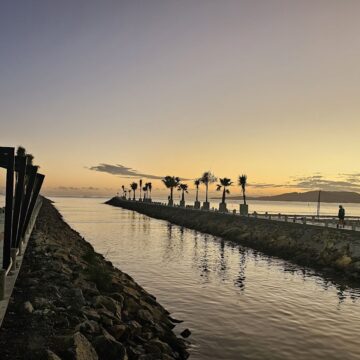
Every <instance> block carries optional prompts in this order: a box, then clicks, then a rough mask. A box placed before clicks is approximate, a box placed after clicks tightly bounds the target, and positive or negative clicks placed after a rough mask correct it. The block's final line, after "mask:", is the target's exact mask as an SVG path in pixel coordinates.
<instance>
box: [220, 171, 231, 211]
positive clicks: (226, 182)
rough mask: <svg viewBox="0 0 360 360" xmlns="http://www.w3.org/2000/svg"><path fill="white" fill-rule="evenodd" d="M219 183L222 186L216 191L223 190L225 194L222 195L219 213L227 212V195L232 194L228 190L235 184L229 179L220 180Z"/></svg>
mask: <svg viewBox="0 0 360 360" xmlns="http://www.w3.org/2000/svg"><path fill="white" fill-rule="evenodd" d="M219 181H220V184H217V185H216V191H220V190H221V189H223V194H222V199H221V204H220V207H219V211H227V209H226V202H225V200H226V194H230V190H229V189H227V188H228V187H229V186H231V185H232V184H233V182H232V181H231V179H228V178H223V179H219Z"/></svg>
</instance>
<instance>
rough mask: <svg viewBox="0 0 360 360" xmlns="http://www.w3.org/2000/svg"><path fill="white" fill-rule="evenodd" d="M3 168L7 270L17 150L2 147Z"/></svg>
mask: <svg viewBox="0 0 360 360" xmlns="http://www.w3.org/2000/svg"><path fill="white" fill-rule="evenodd" d="M0 155H1V166H2V167H4V168H6V198H5V226H4V243H3V263H2V268H3V269H5V271H6V270H7V268H8V267H9V265H10V259H11V240H12V225H13V201H14V170H15V149H14V148H10V147H1V148H0Z"/></svg>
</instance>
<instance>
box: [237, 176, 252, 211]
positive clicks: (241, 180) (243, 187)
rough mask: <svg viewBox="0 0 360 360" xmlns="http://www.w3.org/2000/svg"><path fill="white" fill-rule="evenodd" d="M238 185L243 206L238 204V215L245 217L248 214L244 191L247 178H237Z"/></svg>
mask: <svg viewBox="0 0 360 360" xmlns="http://www.w3.org/2000/svg"><path fill="white" fill-rule="evenodd" d="M238 184H239V186H241V190H242V193H243V199H244V204H240V214H241V215H247V214H248V213H249V207H248V205H247V204H246V194H245V190H246V185H247V176H246V175H245V174H243V175H240V176H239V179H238Z"/></svg>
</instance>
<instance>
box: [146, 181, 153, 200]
mask: <svg viewBox="0 0 360 360" xmlns="http://www.w3.org/2000/svg"><path fill="white" fill-rule="evenodd" d="M147 188H148V190H149V196H148V200H149V201H151V190H152V184H151V182H148V183H147Z"/></svg>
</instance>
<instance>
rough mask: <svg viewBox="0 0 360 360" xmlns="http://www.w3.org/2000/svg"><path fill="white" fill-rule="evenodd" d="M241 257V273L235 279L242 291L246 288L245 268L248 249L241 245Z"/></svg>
mask: <svg viewBox="0 0 360 360" xmlns="http://www.w3.org/2000/svg"><path fill="white" fill-rule="evenodd" d="M239 253H240V259H239V266H240V270H239V275H238V277H237V278H236V280H235V285H236V286H237V287H239V288H240V290H241V291H244V290H245V280H246V276H245V269H246V250H245V249H243V248H242V247H239Z"/></svg>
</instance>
